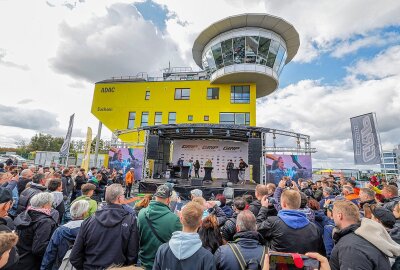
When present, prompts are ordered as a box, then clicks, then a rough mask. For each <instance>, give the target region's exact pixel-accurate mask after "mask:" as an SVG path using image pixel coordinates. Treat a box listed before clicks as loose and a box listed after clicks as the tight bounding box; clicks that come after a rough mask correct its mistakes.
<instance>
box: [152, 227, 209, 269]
mask: <svg viewBox="0 0 400 270" xmlns="http://www.w3.org/2000/svg"><path fill="white" fill-rule="evenodd" d="M162 269H176V270H180V269H193V270H196V269H198V270H203V269H204V270H213V269H215V263H214V256H213V255H212V254H211V252H210V251H208V250H207V249H205V248H204V247H202V243H201V240H200V237H199V235H198V234H197V233H185V232H180V231H177V232H174V233H172V237H171V239H170V240H169V242H168V243H164V244H162V245H161V246H160V247H159V248H158V251H157V254H156V257H155V260H154V265H153V270H162Z"/></svg>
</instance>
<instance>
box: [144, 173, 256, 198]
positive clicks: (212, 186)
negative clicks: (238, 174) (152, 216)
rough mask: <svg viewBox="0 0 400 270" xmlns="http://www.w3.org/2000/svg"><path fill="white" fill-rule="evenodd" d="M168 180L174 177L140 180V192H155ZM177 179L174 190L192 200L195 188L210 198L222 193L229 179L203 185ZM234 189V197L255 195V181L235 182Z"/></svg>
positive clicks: (182, 196)
mask: <svg viewBox="0 0 400 270" xmlns="http://www.w3.org/2000/svg"><path fill="white" fill-rule="evenodd" d="M168 180H172V179H146V180H143V181H141V182H140V184H139V192H140V193H155V192H156V190H157V187H158V186H160V185H162V184H165V183H167V181H168ZM174 180H177V184H175V185H174V190H175V191H176V192H178V193H179V196H180V197H181V198H182V199H186V200H190V191H191V190H193V189H200V190H202V191H203V197H204V198H205V199H209V198H210V197H212V196H213V195H214V196H216V195H217V194H222V193H223V191H224V189H225V187H222V183H223V182H227V181H228V180H224V179H216V180H213V181H212V182H211V183H209V184H206V183H204V184H203V185H201V186H193V185H191V183H190V180H189V181H187V180H185V179H180V178H175V179H174ZM231 188H233V189H234V197H238V196H242V195H246V194H249V195H252V196H253V197H254V190H255V188H256V184H255V183H249V181H247V184H234V185H232V186H231Z"/></svg>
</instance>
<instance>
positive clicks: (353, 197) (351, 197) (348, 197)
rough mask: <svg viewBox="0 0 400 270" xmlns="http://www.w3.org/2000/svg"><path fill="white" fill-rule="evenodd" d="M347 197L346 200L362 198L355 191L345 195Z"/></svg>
mask: <svg viewBox="0 0 400 270" xmlns="http://www.w3.org/2000/svg"><path fill="white" fill-rule="evenodd" d="M345 198H346V200H348V201H352V200H358V199H360V198H359V197H358V196H357V195H356V194H354V193H352V194H349V195H347V196H345Z"/></svg>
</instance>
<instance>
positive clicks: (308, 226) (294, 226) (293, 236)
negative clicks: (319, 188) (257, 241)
mask: <svg viewBox="0 0 400 270" xmlns="http://www.w3.org/2000/svg"><path fill="white" fill-rule="evenodd" d="M266 213H267V208H266V207H264V206H263V207H261V209H260V213H259V214H258V216H257V228H258V232H259V233H260V234H261V235H262V236H264V238H265V239H266V240H267V241H268V242H269V247H270V248H271V249H272V250H274V251H278V252H296V253H301V254H305V253H307V252H321V251H322V250H323V246H322V237H321V232H320V229H319V227H318V226H317V225H316V224H314V223H313V222H310V221H309V220H308V219H307V217H306V215H305V214H304V213H302V212H300V211H298V210H280V211H279V212H278V216H272V217H267V215H266Z"/></svg>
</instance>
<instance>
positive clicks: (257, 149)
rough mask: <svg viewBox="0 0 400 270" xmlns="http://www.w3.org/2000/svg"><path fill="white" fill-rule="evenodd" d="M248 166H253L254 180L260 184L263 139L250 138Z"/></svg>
mask: <svg viewBox="0 0 400 270" xmlns="http://www.w3.org/2000/svg"><path fill="white" fill-rule="evenodd" d="M248 155H249V159H248V164H251V165H253V180H254V181H255V182H256V183H260V165H261V164H260V159H261V157H262V141H261V138H249V153H248Z"/></svg>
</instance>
